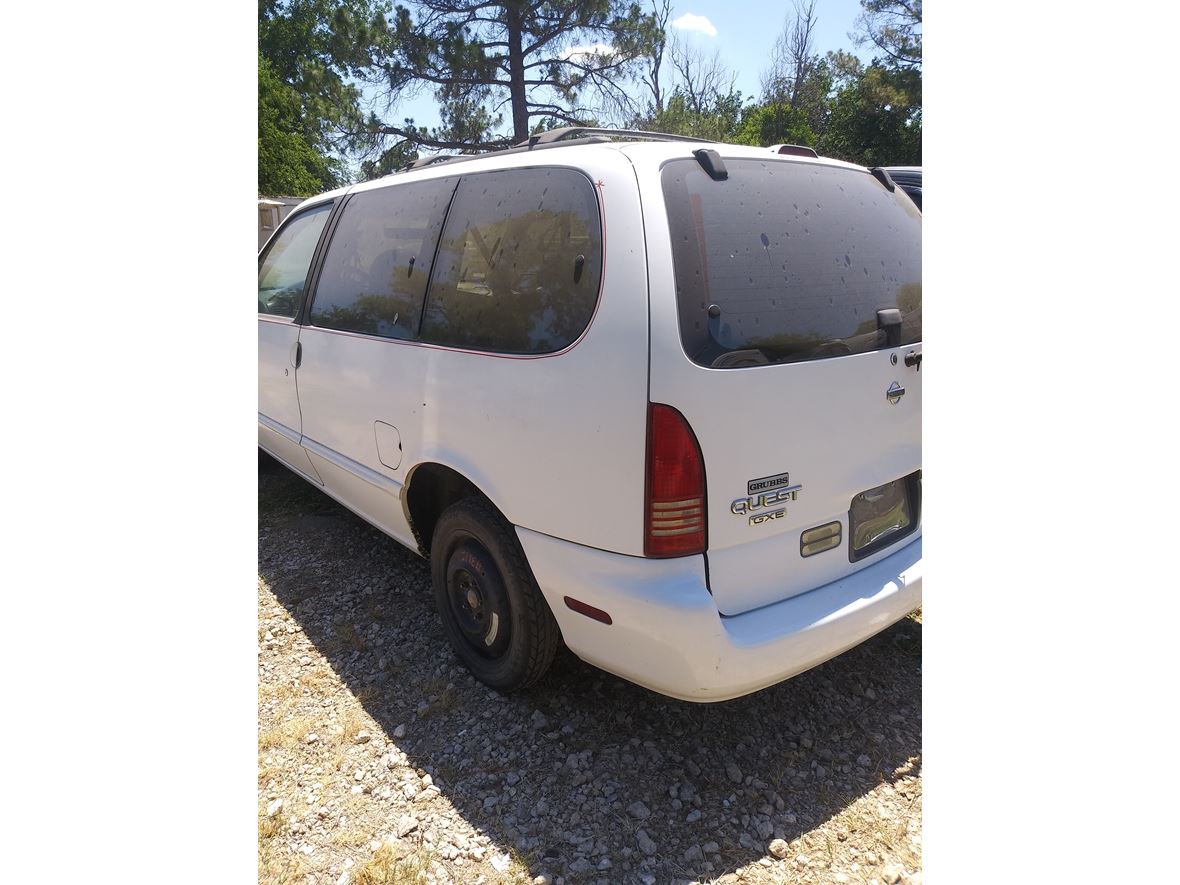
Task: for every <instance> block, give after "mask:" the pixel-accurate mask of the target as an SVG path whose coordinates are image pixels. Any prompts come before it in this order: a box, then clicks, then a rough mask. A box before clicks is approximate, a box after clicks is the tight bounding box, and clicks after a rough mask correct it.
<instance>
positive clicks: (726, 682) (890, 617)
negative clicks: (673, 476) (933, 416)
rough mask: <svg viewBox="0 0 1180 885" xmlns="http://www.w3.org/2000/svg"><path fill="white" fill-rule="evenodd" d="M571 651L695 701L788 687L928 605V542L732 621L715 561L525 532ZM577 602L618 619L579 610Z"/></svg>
mask: <svg viewBox="0 0 1180 885" xmlns="http://www.w3.org/2000/svg"><path fill="white" fill-rule="evenodd" d="M517 534H518V535H519V537H520V540H521V544H522V545H523V546H524V551H525V555H526V556H527V557H528V561H529V565H530V566H531V567H532V570H533V574H534V575H536V578H537V583H538V584H539V585H540V587H541V591H542V593H544V595H545V598H546V600H547V601H548V603H549V607H550V608H551V609H552V610H553V614H554V617H556V618H557V622H558V624H559V625H560V626H561V632H562V636H563V638H564V640H565V643H566V645H567V646H569V648H570V650H571V651H573V652H574V653H575V654H576V655H577V656H578V657H580V658H582V659H583V660H585V661H587V662H588V663H591V664H594V665H595V666H597V667H601V668H602V669H603V670H606V671H608V672H610V673H614V674H616V675H618V676H621V677H623V678H624V679H628V680H630V681H632V682H636V683H638V684H639V685H643V686H646V687H647V688H650V689H652V690H653V691H657V692H659V693H661V694H665V695H670V696H671V697H674V698H680V699H681V700H686V701H723V700H728V699H729V698H735V697H739V696H741V695H744V694H749V693H750V692H753V691H757V690H758V689H760V688H765V687H766V686H769V685H774V684H775V683H777V682H781V681H783V680H784V679H789V678H790V677H792V676H794V675H795V674H797V673H801V672H803V671H804V670H807V669H809V668H811V667H814V666H816V665H817V664H821V663H823V662H824V661H826V660H828V659H829V658H832V657H835V656H836V655H838V654H840V653H841V652H843V651H846V650H847V649H849V648H852V647H853V646H854V645H857V644H859V643H861V642H863V641H864V640H866V639H868V638H869V637H870V636H872V635H874V634H875V633H879V632H880V631H881V630H884V629H885V628H886V627H888V626H889V625H891V624H893V623H896V622H897V621H899V620H901V619H902V618H904V617H905V616H906V615H907V614H909V613H910V612H912V611H913V610H914V609H916V608H918V607H919V606H920V605H921V604H922V539H921V537H920V536H919V537H918V538H916V539H915V540H913V541H911V542H910V543H908V544H906V545H905V546H904V547H902V548H901V549H900V550H898V551H897V552H896V553H894V554H892V555H890V556H888V557H886V558H885V559H882V560H880V561H879V562H876V563H874V564H873V565H870V566H868V567H866V568H864V569H861V570H860V571H858V572H856V573H855V574H852V575H849V576H848V577H846V578H843V579H841V580H839V581H833V582H832V583H831V584H826V585H824V586H823V587H818V588H816V589H814V590H811V591H809V592H807V593H803V594H800V595H799V596H794V597H792V598H790V599H785V600H783V601H781V602H776V603H773V604H771V605H767V606H764V607H762V608H759V609H756V610H754V611H751V612H746V613H744V614H741V615H735V616H732V617H722V616H721V615H720V614H719V613H718V611H717V608H716V606H715V605H714V604H713V597H712V596H711V595H710V594H709V591H708V589H707V588H706V586H705V574H704V557H702V556H689V557H684V558H682V559H663V560H661V559H643V558H640V557H634V556H622V555H619V554H616V553H607V552H605V551H602V550H595V549H592V548H589V547H583V546H581V545H578V544H571V543H569V542H568V541H561V540H558V539H556V538H551V537H549V536H547V535H541V534H537V533H536V532H532V531H529V530H528V529H522V528H518V529H517ZM566 596H571V597H573V598H575V599H578V600H581V601H582V602H586V603H589V604H590V605H593V606H596V607H597V608H600V609H602V610H603V611H606V612H607V613H609V614H610V616H611V619H612V621H613V623H611V624H609V625H608V624H603V623H600V622H598V621H595V620H592V619H590V618H588V617H586V616H584V615H581V614H578V613H576V612H574V611H571V610H570V609H569V608H568V607H567V606H566V605H565V602H564V597H566Z"/></svg>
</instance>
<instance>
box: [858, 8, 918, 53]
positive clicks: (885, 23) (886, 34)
mask: <svg viewBox="0 0 1180 885" xmlns="http://www.w3.org/2000/svg"><path fill="white" fill-rule="evenodd" d="M860 9H861V12H860V15H859V16H858V17H857V19H856V31H855V32H854V34H855V37H856V42H857V44H858V45H863V44H865V43H871V44H872V45H873V46H874V47H876V49H877V50H878V52H879V53H880V55H879V56H878V57H877V58H876V59H875V62H874V63H875V64H880V65H882V66H883V67H888V68H907V69H913V68H918V69H920V68H921V67H922V0H860Z"/></svg>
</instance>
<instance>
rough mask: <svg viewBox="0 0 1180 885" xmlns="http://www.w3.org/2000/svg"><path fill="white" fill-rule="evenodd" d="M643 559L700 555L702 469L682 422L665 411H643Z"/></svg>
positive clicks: (651, 408)
mask: <svg viewBox="0 0 1180 885" xmlns="http://www.w3.org/2000/svg"><path fill="white" fill-rule="evenodd" d="M644 529H645V531H644V540H643V552H644V555H646V556H688V555H689V554H692V553H704V552H705V464H704V462H703V461H702V460H701V449H700V446H698V445H697V440H696V437H695V436H693V432H692V428H691V427H689V426H688V422H687V421H685V420H684V416H683V415H681V414H680V413H679V412H678V411H676V410H675V409H674V408H672V407H671V406H665V405H662V404H660V403H650V404H649V405H648V411H647V494H646V496H645V498H644Z"/></svg>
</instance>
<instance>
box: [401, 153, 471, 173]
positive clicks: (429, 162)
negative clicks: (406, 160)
mask: <svg viewBox="0 0 1180 885" xmlns="http://www.w3.org/2000/svg"><path fill="white" fill-rule="evenodd" d="M459 156H460V154H435V155H434V156H431V157H419V158H418V159H417V160H415V161H414V162H412V163H411V164H410V165H409V166H407V167H406V168H407V169H421V168H422V167H423V166H433V165H434V164H435V163H446V162H447V161H448V160H454V159H457V158H458V157H459Z"/></svg>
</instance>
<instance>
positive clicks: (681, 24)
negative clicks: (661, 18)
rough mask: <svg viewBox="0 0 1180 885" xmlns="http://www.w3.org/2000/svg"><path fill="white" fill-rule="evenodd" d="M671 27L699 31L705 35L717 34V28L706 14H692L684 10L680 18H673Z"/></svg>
mask: <svg viewBox="0 0 1180 885" xmlns="http://www.w3.org/2000/svg"><path fill="white" fill-rule="evenodd" d="M672 27H674V28H676V29H677V30H681V31H700V32H701V33H702V34H704V35H705V36H706V37H716V36H717V29H716V28H715V27H713V23H712V22H711V21H709V17H708V16H705V15H693V14H692V13H691V12H686V13H684V15H682V16H680V18H678V19H675V20H674V21H673V22H672Z"/></svg>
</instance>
